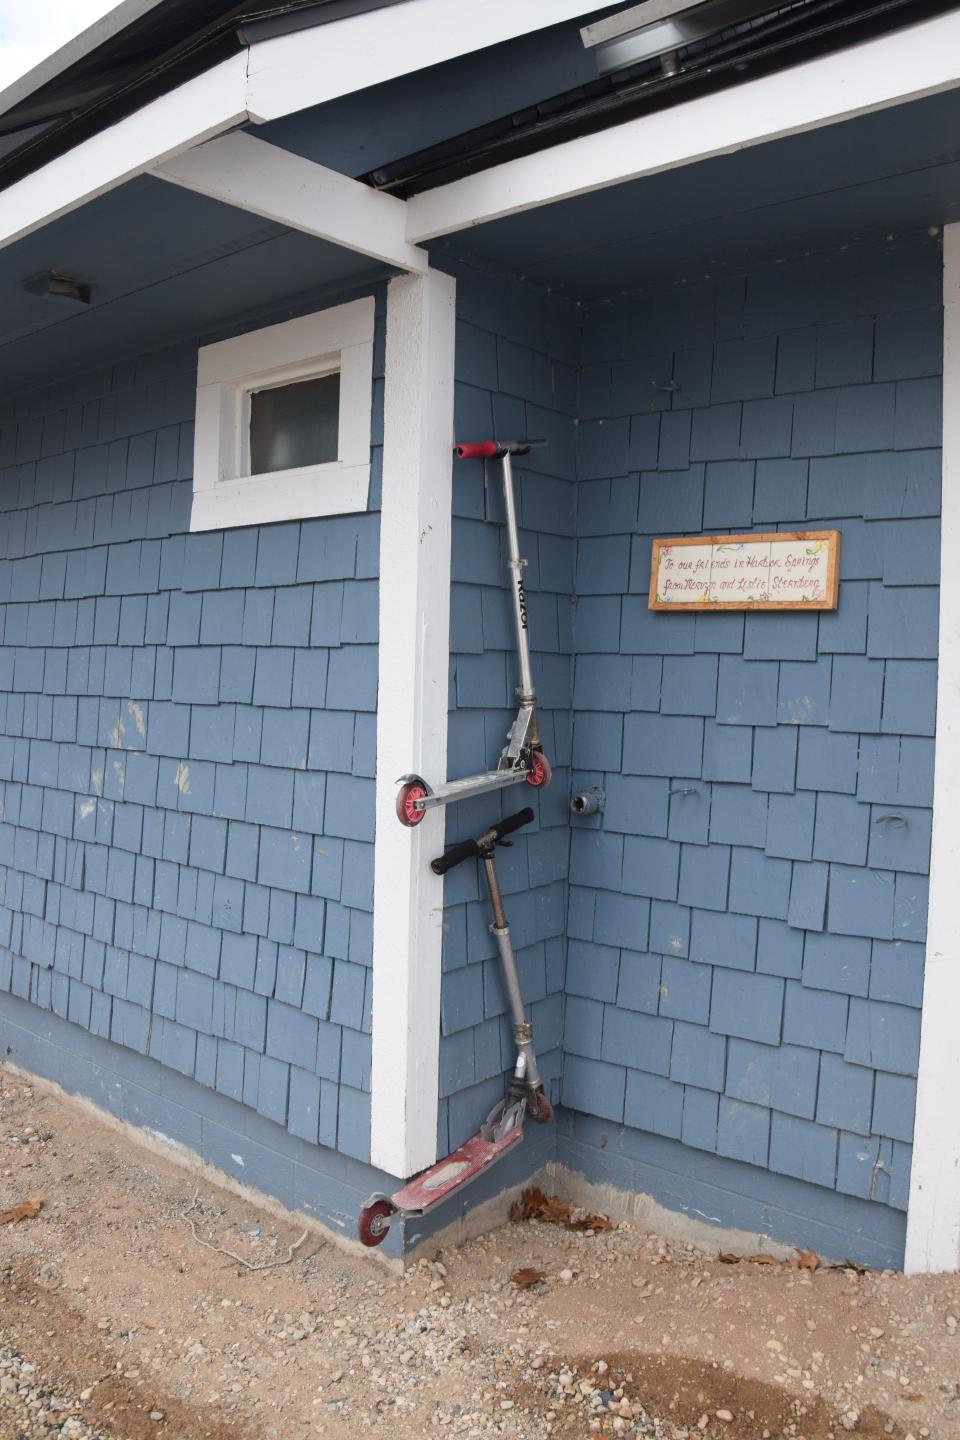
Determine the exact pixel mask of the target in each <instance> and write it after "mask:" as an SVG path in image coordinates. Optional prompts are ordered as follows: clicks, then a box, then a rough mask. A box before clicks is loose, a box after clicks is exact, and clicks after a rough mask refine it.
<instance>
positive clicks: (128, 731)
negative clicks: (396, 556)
mask: <svg viewBox="0 0 960 1440" xmlns="http://www.w3.org/2000/svg"><path fill="white" fill-rule="evenodd" d="M368 293H369V292H368ZM341 298H344V297H341V296H333V297H329V296H328V297H324V298H322V299H318V298H317V297H313V299H312V301H311V302H310V303H307V302H301V303H300V304H299V306H297V305H293V306H291V307H289V308H287V309H285V310H284V312H283V315H281V316H278V315H273V316H264V317H261V318H259V319H258V320H257V322H256V323H257V325H261V324H268V323H270V322H271V321H272V320H276V319H281V318H287V316H288V315H289V314H291V313H297V311H298V309H299V310H304V309H321V308H324V306H325V305H329V304H333V303H336V302H337V300H339V299H341ZM377 300H378V322H377V324H378V343H377V347H376V357H377V358H376V363H375V376H376V383H375V397H374V437H373V438H374V449H373V454H372V462H373V465H372V473H373V481H372V487H371V488H372V494H371V508H370V510H369V512H368V513H365V514H362V515H352V516H344V517H337V518H329V519H317V520H311V521H304V522H303V523H299V522H298V523H293V524H280V525H272V526H264V527H252V528H246V529H238V530H227V531H224V532H214V533H209V534H198V535H189V534H187V533H186V532H187V530H188V526H189V515H190V499H191V484H190V478H189V477H190V474H191V465H192V447H193V424H192V422H193V414H194V390H195V383H196V377H195V369H196V347H197V343H198V342H197V341H195V340H193V341H190V342H185V343H184V344H183V345H180V346H178V347H176V348H175V349H172V350H168V351H164V352H163V353H160V354H155V355H147V356H144V357H142V358H139V359H136V360H132V361H129V362H121V363H117V364H116V365H114V366H113V367H112V368H106V369H104V370H101V371H97V372H96V373H93V374H89V375H85V376H81V377H80V378H78V379H76V380H74V381H72V382H70V383H66V384H63V385H59V386H57V387H55V388H53V389H48V390H45V391H41V392H39V393H36V394H30V395H25V396H21V397H19V398H16V399H14V400H11V401H9V402H6V403H4V404H3V406H2V408H0V467H2V468H0V516H2V518H0V804H2V810H0V946H2V948H0V989H2V990H4V991H8V992H11V993H12V994H13V995H15V996H19V997H21V998H22V999H25V1000H29V1001H30V1002H32V1004H33V1005H35V1006H38V1007H40V1008H41V1009H43V1010H48V1011H51V1012H53V1013H54V1014H55V1015H57V1016H60V1017H62V1018H64V1019H67V1020H69V1021H72V1022H73V1023H74V1024H75V1025H76V1026H79V1027H82V1028H83V1029H85V1030H87V1031H89V1032H91V1033H92V1034H93V1035H96V1036H98V1037H104V1038H107V1039H109V1040H110V1041H112V1042H114V1043H116V1044H117V1045H120V1046H123V1047H127V1048H129V1049H130V1050H132V1051H137V1052H140V1053H141V1054H143V1055H147V1056H150V1057H153V1058H155V1059H157V1060H159V1061H160V1062H161V1063H162V1064H163V1065H164V1066H165V1067H167V1068H168V1069H169V1070H174V1071H177V1072H180V1073H181V1074H182V1075H185V1076H189V1077H192V1078H194V1079H196V1080H197V1081H199V1082H200V1083H201V1084H203V1085H206V1086H209V1087H212V1088H215V1089H216V1090H217V1091H219V1092H220V1093H221V1094H222V1095H224V1096H227V1097H229V1098H231V1099H233V1100H237V1101H241V1102H242V1103H243V1104H244V1105H246V1106H249V1107H252V1108H253V1109H255V1110H257V1111H259V1113H260V1114H261V1115H262V1116H264V1117H266V1118H267V1119H269V1120H271V1121H274V1122H276V1123H277V1124H278V1125H282V1126H286V1127H287V1128H288V1129H289V1131H290V1132H291V1133H292V1134H293V1135H295V1136H298V1137H301V1138H302V1139H304V1140H307V1141H313V1142H317V1141H318V1140H319V1142H320V1143H321V1144H323V1145H326V1146H336V1147H337V1148H339V1149H340V1150H341V1151H343V1152H344V1153H345V1154H347V1155H350V1156H353V1157H356V1158H357V1159H361V1160H366V1159H367V1158H368V1155H369V1111H370V1103H369V1089H370V1034H369V1031H370V1020H369V1016H370V962H371V933H372V892H373V845H372V842H373V825H374V818H373V817H374V780H373V774H374V762H375V709H376V696H377V570H378V553H379V515H378V513H377V507H378V504H379V501H378V498H377V496H378V483H379V446H380V429H381V423H382V422H381V414H382V367H383V358H382V356H383V311H384V301H385V293H384V291H383V289H382V288H381V289H380V290H378V292H377ZM247 328H249V327H247ZM210 338H219V337H206V336H205V337H203V339H204V340H206V339H210ZM268 1188H269V1187H268Z"/></svg>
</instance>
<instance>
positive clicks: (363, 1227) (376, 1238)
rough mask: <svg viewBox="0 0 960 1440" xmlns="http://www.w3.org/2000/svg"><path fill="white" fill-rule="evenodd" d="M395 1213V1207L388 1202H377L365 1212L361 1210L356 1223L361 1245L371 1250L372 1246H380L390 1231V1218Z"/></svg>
mask: <svg viewBox="0 0 960 1440" xmlns="http://www.w3.org/2000/svg"><path fill="white" fill-rule="evenodd" d="M395 1211H396V1207H395V1206H394V1205H391V1204H390V1201H389V1200H377V1201H375V1202H374V1204H372V1205H368V1206H367V1208H366V1210H361V1211H360V1218H359V1220H358V1221H357V1234H358V1236H359V1237H360V1243H361V1245H366V1246H367V1248H368V1249H372V1248H373V1246H374V1245H382V1244H383V1242H384V1240H386V1238H387V1234H388V1232H389V1230H390V1216H391V1215H393V1214H394V1213H395Z"/></svg>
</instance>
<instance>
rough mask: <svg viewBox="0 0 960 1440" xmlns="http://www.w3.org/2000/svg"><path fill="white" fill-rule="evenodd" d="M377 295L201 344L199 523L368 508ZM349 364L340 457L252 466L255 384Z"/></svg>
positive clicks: (219, 524)
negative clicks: (261, 471)
mask: <svg viewBox="0 0 960 1440" xmlns="http://www.w3.org/2000/svg"><path fill="white" fill-rule="evenodd" d="M374 310H375V306H374V301H373V299H372V298H367V299H363V300H351V301H349V302H348V303H347V304H346V305H335V306H333V307H332V308H331V309H329V310H320V311H317V312H316V313H315V314H312V315H301V316H299V317H298V318H297V319H296V320H285V321H283V322H281V323H280V324H279V325H267V326H265V327H264V328H262V329H260V330H253V331H250V332H249V333H248V334H246V335H238V336H236V338H235V339H232V340H220V341H218V342H217V343H216V344H214V345H204V346H202V347H201V349H200V353H199V357H198V365H197V413H196V433H195V439H194V448H193V508H192V511H191V515H190V529H191V530H221V529H228V528H231V527H234V526H237V525H264V524H271V523H272V522H274V521H278V520H304V519H308V518H309V517H311V516H314V515H346V514H352V513H355V512H357V511H359V510H365V509H366V508H367V492H368V490H369V486H370V434H371V421H372V408H373V329H374ZM335 371H339V373H340V418H339V446H338V458H337V459H336V460H332V461H330V462H328V463H327V464H324V465H307V466H301V467H299V468H296V469H292V470H274V471H271V472H269V473H267V474H265V475H250V474H248V473H245V472H246V471H247V470H248V469H249V412H250V401H249V396H250V393H251V392H252V391H254V390H262V389H266V388H268V387H270V386H274V385H282V384H286V383H290V382H292V381H296V380H305V379H307V378H309V377H314V376H316V377H320V376H323V375H329V374H332V373H334V372H335Z"/></svg>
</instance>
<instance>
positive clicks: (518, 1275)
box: [510, 1270, 543, 1290]
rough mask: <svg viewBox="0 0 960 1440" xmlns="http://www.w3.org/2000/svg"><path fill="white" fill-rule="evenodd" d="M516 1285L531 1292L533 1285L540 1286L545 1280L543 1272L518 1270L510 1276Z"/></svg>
mask: <svg viewBox="0 0 960 1440" xmlns="http://www.w3.org/2000/svg"><path fill="white" fill-rule="evenodd" d="M510 1279H511V1280H512V1281H513V1283H514V1285H519V1286H520V1287H521V1289H523V1290H529V1289H530V1286H531V1285H539V1284H540V1281H541V1280H542V1279H543V1271H542V1270H517V1271H515V1272H514V1274H513V1275H511V1276H510Z"/></svg>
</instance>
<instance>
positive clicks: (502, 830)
mask: <svg viewBox="0 0 960 1440" xmlns="http://www.w3.org/2000/svg"><path fill="white" fill-rule="evenodd" d="M532 819H533V810H532V809H531V807H530V806H529V805H528V806H527V808H526V809H525V810H518V811H517V813H516V815H508V816H507V818H506V820H500V821H499V822H498V823H497V824H496V825H494V826H493V827H492V829H493V831H494V833H495V835H496V837H497V839H498V840H500V839H502V838H503V836H504V835H512V834H513V832H514V830H519V829H520V827H521V825H529V824H530V821H531V820H532Z"/></svg>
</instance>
